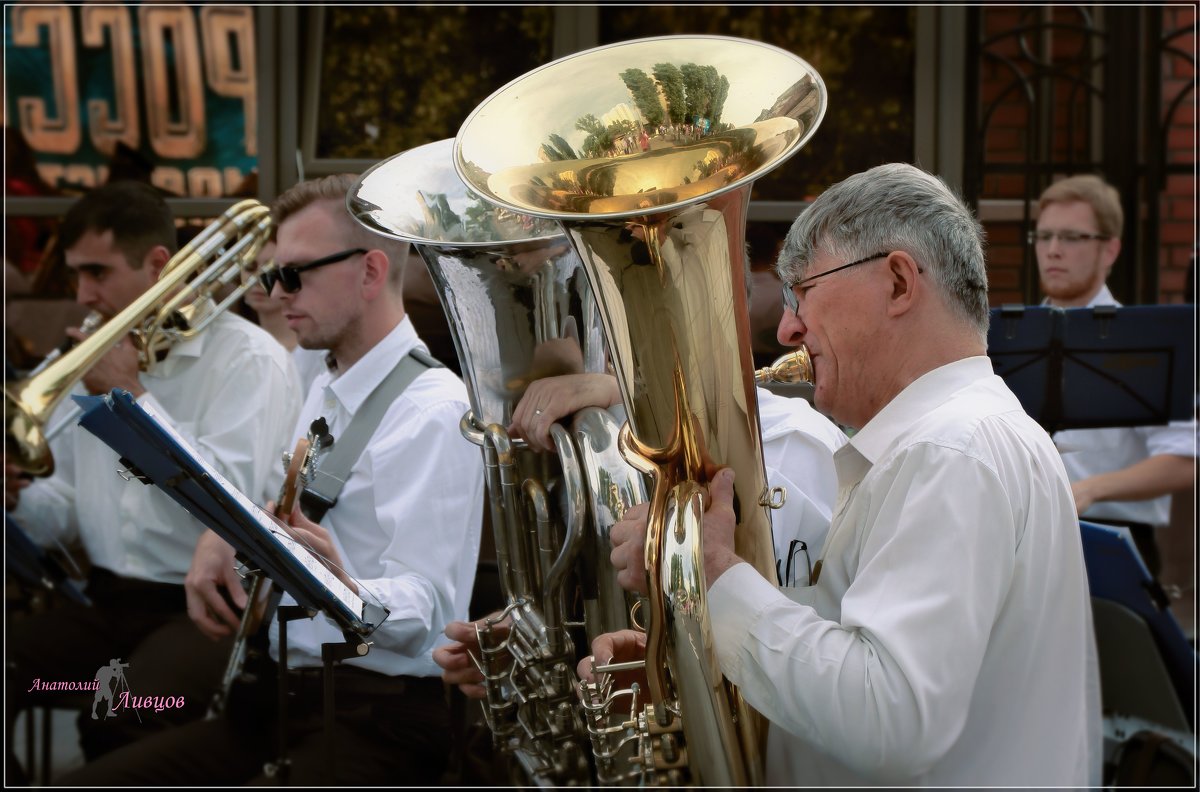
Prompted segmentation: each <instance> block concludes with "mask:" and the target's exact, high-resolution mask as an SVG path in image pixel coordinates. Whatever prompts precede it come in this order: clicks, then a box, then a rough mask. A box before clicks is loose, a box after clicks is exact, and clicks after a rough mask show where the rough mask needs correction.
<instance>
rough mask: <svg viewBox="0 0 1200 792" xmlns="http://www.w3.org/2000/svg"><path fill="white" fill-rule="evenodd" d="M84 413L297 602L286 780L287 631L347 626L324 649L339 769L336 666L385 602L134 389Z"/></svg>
mask: <svg viewBox="0 0 1200 792" xmlns="http://www.w3.org/2000/svg"><path fill="white" fill-rule="evenodd" d="M73 398H74V399H75V401H77V402H78V403H79V404H80V406H81V407H83V409H84V412H83V415H82V417H81V418H80V421H79V423H80V425H81V426H83V427H84V428H85V429H87V430H88V431H89V432H91V433H92V434H94V435H96V436H97V437H98V438H100V439H101V440H102V441H104V442H105V443H106V444H107V445H108V446H109V447H111V448H112V449H113V450H114V451H116V452H117V453H118V454H119V455H120V457H121V464H122V465H124V466H125V467H126V471H125V474H124V475H125V476H126V477H127V478H136V479H138V480H139V481H141V482H142V483H143V484H154V485H156V486H158V487H159V488H160V489H161V490H162V491H163V492H165V493H166V494H167V495H168V496H170V497H171V499H172V500H174V501H176V502H177V503H179V504H180V505H181V506H183V508H184V509H186V510H187V511H188V512H189V513H191V514H192V516H194V517H195V518H196V519H198V520H199V521H200V522H202V523H204V525H206V526H207V527H209V528H211V529H212V530H213V531H215V532H216V533H217V534H219V535H220V536H221V538H223V539H224V540H225V541H227V542H229V544H230V545H232V546H233V548H234V550H235V551H236V552H237V553H238V555H239V557H241V558H243V559H244V560H243V563H245V564H247V565H251V564H252V565H253V566H254V568H255V569H256V570H258V571H260V572H261V574H265V575H267V576H268V577H270V578H271V580H273V581H274V582H275V584H276V585H278V586H279V588H281V589H282V590H283V591H285V592H287V593H288V594H290V595H291V596H292V597H293V598H294V599H295V600H296V603H297V604H296V605H295V606H286V607H280V608H278V609H277V616H278V619H279V628H280V629H279V633H280V649H279V669H278V673H279V708H280V709H279V740H280V745H279V752H280V753H279V759H278V763H276V764H274V767H275V770H276V773H277V779H278V780H279V781H280V782H281V783H282V782H284V781H285V780H286V777H287V773H288V765H289V762H288V760H287V751H286V735H287V729H286V717H285V715H286V708H287V644H286V640H287V628H286V624H287V622H289V621H292V620H294V619H297V618H312V617H313V616H315V615H316V614H317V613H318V612H324V613H325V614H326V615H327V616H329V618H330V619H332V620H333V621H334V623H335V624H336V625H337V626H338V627H339V628H340V629H341V631H342V635H343V637H344V638H345V642H344V643H341V644H337V643H335V644H323V645H322V652H321V654H322V661H323V664H322V665H323V673H324V683H325V691H324V693H325V696H324V698H325V704H326V710H325V713H324V714H325V728H326V738H327V740H328V742H327V751H328V754H327V757H328V761H329V762H330V769H331V771H332V767H333V750H332V734H333V730H332V721H333V714H334V709H333V673H332V670H333V664H334V663H335V662H337V661H339V660H342V659H345V658H348V657H355V656H360V657H361V656H362V655H365V654H366V653H367V649H368V647H369V644H368V642H367V640H366V639H367V637H368V636H369V635H370V634H371V633H372V632H374V630H375V629H376V628H377V627H378V626H379V625H380V624H382V623H383V621H384V620H385V619H387V616H388V610H387V608H385V607H383V605H382V604H379V603H372V602H367V601H365V600H362V599H361V598H359V597H358V596H357V595H356V594H355V593H354V592H352V591H351V590H350V589H349V588H348V587H346V586H345V585H344V584H343V583H341V581H339V580H338V579H337V578H336V577H335V576H334V575H333V574H332V573H331V572H329V570H327V569H325V568H324V567H323V566H322V565H321V564H320V562H318V561H316V559H314V558H313V557H312V556H310V555H309V554H308V553H307V552H306V551H305V550H304V549H303V548H300V547H299V546H298V545H296V544H295V543H294V542H292V541H291V540H290V538H288V537H286V536H283V535H281V534H282V532H281V531H279V530H278V529H277V527H276V523H275V519H274V518H273V517H272V516H271V515H270V514H268V513H267V512H266V511H264V510H263V509H262V508H260V507H259V506H258V505H257V504H255V503H253V502H252V501H251V500H250V499H249V498H247V497H246V496H245V495H243V494H242V493H240V492H238V491H237V489H236V488H234V487H233V486H232V485H231V484H230V483H229V482H228V481H226V480H225V479H224V477H223V476H222V475H221V474H220V473H219V472H218V471H217V470H216V469H215V468H213V467H212V466H211V465H210V464H208V463H207V462H206V461H205V460H204V459H203V458H201V457H200V456H199V455H197V454H196V452H195V451H194V450H193V449H192V448H190V447H189V446H188V445H187V444H186V442H185V441H184V440H183V438H182V437H180V436H178V435H177V434H176V433H175V432H174V431H173V430H172V429H170V428H169V427H168V426H167V425H166V424H165V423H162V422H160V421H159V420H158V419H157V418H156V416H154V415H153V414H151V413H150V412H148V411H147V410H146V409H145V408H144V407H143V406H142V405H140V404H138V402H137V401H136V400H135V399H134V398H133V396H132V395H131V394H130V393H128V392H127V391H122V390H116V389H114V390H113V391H112V393H110V394H108V395H107V396H92V397H80V396H75V397H73Z"/></svg>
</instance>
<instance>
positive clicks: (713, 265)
mask: <svg viewBox="0 0 1200 792" xmlns="http://www.w3.org/2000/svg"><path fill="white" fill-rule="evenodd" d="M825 105H826V100H825V87H824V84H823V83H822V81H821V78H820V76H819V75H818V74H817V73H816V71H814V70H813V68H812V67H811V66H809V65H808V64H807V63H806V62H804V61H803V60H801V59H800V58H798V57H796V56H795V55H793V54H791V53H789V52H786V51H784V50H781V49H778V48H776V47H772V46H769V45H766V44H762V43H759V42H754V41H747V40H742V39H732V38H724V37H715V36H672V37H663V38H653V39H642V40H637V41H629V42H623V43H619V44H613V45H610V46H605V47H600V48H597V49H592V50H588V51H586V52H582V53H578V54H575V55H571V56H568V57H566V58H562V59H560V60H558V61H555V62H553V63H551V64H548V65H546V66H543V67H541V68H539V69H537V70H535V71H533V72H530V73H529V74H527V75H525V76H523V77H521V78H518V79H517V80H515V81H513V82H512V83H509V84H508V85H507V86H505V87H503V88H501V89H500V90H499V91H497V92H496V93H494V94H492V96H490V97H489V98H488V99H486V100H485V101H484V102H483V103H482V104H480V105H479V106H478V107H477V108H476V109H475V110H474V111H473V113H472V114H471V116H470V117H469V118H468V119H467V121H466V122H465V123H464V124H463V127H462V128H461V129H460V131H459V134H458V136H457V138H456V140H455V167H456V168H457V169H458V172H459V175H460V176H462V177H463V179H464V180H465V181H466V182H467V183H468V184H469V185H470V187H471V189H473V190H475V191H476V192H478V193H479V194H480V195H482V196H483V197H484V198H486V199H487V200H488V201H490V202H492V203H494V204H496V205H498V206H500V207H503V208H505V209H507V210H509V211H512V212H520V213H524V214H528V215H532V216H535V217H543V218H547V219H552V220H557V221H558V222H559V223H560V225H561V226H562V227H563V229H564V230H565V231H566V233H567V236H568V238H569V239H570V240H571V243H572V245H573V246H574V247H575V249H576V250H577V251H578V253H579V255H580V257H581V259H582V260H583V266H584V269H585V271H586V272H587V276H588V280H589V281H590V282H591V285H592V290H593V292H594V293H595V294H596V297H597V300H598V302H599V304H600V311H601V315H602V318H603V322H604V327H605V330H606V337H607V339H608V343H609V345H610V348H611V351H612V356H613V364H614V367H615V369H616V374H617V378H618V380H619V383H620V388H621V392H622V395H623V398H624V401H625V405H626V408H627V411H628V424H627V427H626V428H625V429H624V430H623V432H622V441H623V445H622V450H623V451H624V452H625V454H626V457H627V458H628V459H629V461H630V463H631V464H633V465H635V466H636V467H638V468H639V469H642V470H643V471H645V472H647V473H648V474H650V475H651V476H652V477H653V479H654V488H653V494H652V498H651V508H650V514H649V525H648V530H647V536H646V563H647V569H648V575H647V577H648V588H649V592H650V594H649V599H648V624H647V654H646V660H645V670H646V673H647V677H648V687H649V690H648V694H649V702H648V706H645V707H644V709H643V711H642V712H641V713H635V714H634V715H632V716H631V719H633V720H636V729H637V731H638V732H639V735H640V737H639V740H640V746H641V747H640V749H639V752H638V753H639V757H638V760H637V761H638V763H639V764H640V768H641V773H642V776H643V781H644V782H645V783H649V784H672V785H673V784H681V783H689V784H700V785H705V786H744V785H751V784H760V783H762V780H763V750H762V749H763V746H764V742H765V725H766V724H765V721H764V720H763V718H762V717H761V715H759V714H758V713H756V712H754V711H753V710H752V709H751V708H750V707H748V706H747V705H746V703H745V702H744V701H743V700H742V699H741V696H740V694H739V692H738V690H737V689H736V687H734V686H733V685H732V684H730V683H729V682H728V680H726V679H724V677H723V675H722V673H721V670H720V667H719V664H718V661H717V656H716V651H715V649H714V646H713V637H712V632H711V627H710V625H709V617H708V612H707V605H706V597H707V586H706V584H705V579H704V567H703V554H702V547H701V524H700V521H701V515H702V512H703V506H702V487H701V485H702V484H704V483H706V482H707V480H708V471H709V470H710V469H711V466H712V465H714V464H715V465H721V466H731V467H733V468H734V470H735V471H736V473H737V478H736V483H735V490H736V497H737V501H738V504H739V506H740V518H739V523H738V527H737V533H736V537H737V540H736V541H737V552H738V555H740V556H741V557H742V558H745V559H747V560H748V561H750V562H751V563H752V564H753V565H754V566H755V567H756V568H757V569H758V570H759V572H760V573H762V575H763V576H764V577H766V578H768V579H770V580H773V579H774V577H773V575H774V565H773V563H772V561H773V548H772V541H771V526H770V520H769V517H768V514H767V506H769V505H770V503H769V500H770V498H769V495H768V493H767V487H766V476H765V473H764V466H763V461H762V450H761V444H760V443H761V441H760V439H759V432H758V413H757V404H756V394H755V391H754V372H753V365H752V357H751V351H750V342H749V320H748V310H747V299H746V294H745V279H744V263H743V258H742V257H743V252H744V236H745V221H746V210H747V207H748V204H749V196H750V187H751V184H752V183H753V181H754V180H755V179H758V178H759V177H761V176H763V175H764V174H765V173H767V172H768V171H770V170H771V169H773V168H775V167H777V166H778V165H779V164H781V163H782V162H783V161H784V160H785V159H787V158H788V157H790V156H791V155H793V154H795V153H796V151H797V150H798V149H799V148H800V146H801V145H803V143H804V142H805V141H807V140H808V138H809V137H810V136H811V135H812V134H813V132H814V131H815V129H816V128H817V125H818V124H819V123H820V121H821V119H822V117H823V115H824V112H825ZM598 670H600V671H604V669H598ZM581 695H582V697H583V699H584V704H585V706H589V707H590V706H606V705H607V704H609V703H611V702H613V701H616V694H614V693H612V692H611V691H610V690H608V689H607V688H596V687H592V688H590V689H587V690H585V691H583V692H582V694H581ZM638 695H639V694H638V692H637V691H634V692H633V693H632V698H633V700H634V701H635V702H636V701H637V699H638ZM620 706H624V705H623V704H622V705H620ZM631 709H636V707H635V708H631Z"/></svg>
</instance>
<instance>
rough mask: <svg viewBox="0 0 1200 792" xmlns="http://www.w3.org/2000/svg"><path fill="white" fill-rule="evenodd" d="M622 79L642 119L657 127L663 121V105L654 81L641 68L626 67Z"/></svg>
mask: <svg viewBox="0 0 1200 792" xmlns="http://www.w3.org/2000/svg"><path fill="white" fill-rule="evenodd" d="M621 80H622V81H624V83H625V87H626V88H628V89H629V93H630V95H631V96H632V97H633V103H634V104H635V105H637V109H638V112H640V113H641V114H642V120H643V121H645V123H646V124H647V125H648V126H652V127H656V126H658V125H659V124H661V123H662V122H663V111H662V105H660V104H659V103H658V89H657V88H656V87H655V86H654V81H653V80H651V79H650V76H649V75H648V74H646V72H644V71H642V70H641V69H626V70H625V71H623V72H621Z"/></svg>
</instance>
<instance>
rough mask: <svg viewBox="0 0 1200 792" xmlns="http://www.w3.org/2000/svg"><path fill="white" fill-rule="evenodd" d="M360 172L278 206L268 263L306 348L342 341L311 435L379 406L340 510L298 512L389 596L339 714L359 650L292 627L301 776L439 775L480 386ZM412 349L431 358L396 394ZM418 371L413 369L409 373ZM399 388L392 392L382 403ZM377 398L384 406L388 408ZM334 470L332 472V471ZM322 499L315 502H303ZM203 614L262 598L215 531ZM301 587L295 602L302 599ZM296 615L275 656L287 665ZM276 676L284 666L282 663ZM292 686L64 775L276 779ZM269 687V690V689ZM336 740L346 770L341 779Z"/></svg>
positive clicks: (88, 780)
mask: <svg viewBox="0 0 1200 792" xmlns="http://www.w3.org/2000/svg"><path fill="white" fill-rule="evenodd" d="M354 182H355V177H353V176H349V175H343V176H330V177H326V178H323V179H317V180H314V181H309V182H303V183H301V184H298V185H296V186H295V187H293V188H292V189H290V190H288V191H287V192H285V193H284V194H283V195H281V196H280V197H279V198H278V199H277V200H276V202H275V204H274V206H273V207H272V211H273V214H274V215H275V219H276V222H277V223H278V233H277V236H276V243H277V244H276V250H275V259H276V262H277V265H278V267H279V268H278V269H277V270H274V271H267V272H266V273H264V284H263V285H264V287H265V288H266V290H267V293H268V295H269V296H270V297H271V298H272V299H274V300H278V301H280V302H281V303H282V304H283V314H284V317H285V318H286V320H287V323H288V326H289V327H290V328H291V329H292V330H293V331H294V332H295V334H296V337H297V340H298V342H299V344H300V345H301V346H302V347H305V348H308V349H324V350H328V352H329V362H330V369H329V371H327V372H325V373H323V374H320V375H319V376H318V377H317V378H316V380H315V381H314V382H313V384H312V387H311V389H310V391H309V394H308V398H307V400H306V401H305V403H304V406H303V408H302V409H301V412H300V418H299V420H298V421H297V423H296V428H295V432H294V435H295V437H294V439H298V438H299V437H302V436H304V434H305V433H306V432H307V430H308V428H309V426H310V425H311V423H312V422H313V421H314V420H315V419H317V418H324V419H325V420H326V422H327V424H328V428H329V432H330V434H332V435H333V437H334V443H333V450H332V451H331V452H330V454H329V455H327V456H325V457H323V460H324V461H326V462H327V461H328V460H329V459H330V457H331V455H332V454H334V453H336V452H337V448H338V443H339V442H341V443H348V442H352V441H351V440H350V439H349V438H351V437H352V436H353V435H354V432H347V427H348V426H350V424H351V423H352V422H353V421H354V420H355V418H356V416H360V415H363V414H365V415H373V416H375V422H374V423H373V424H372V423H368V424H367V426H368V427H370V426H371V425H374V429H373V430H372V431H370V433H369V439H368V440H367V441H366V443H365V445H364V446H362V448H361V451H359V452H358V455H357V457H356V458H355V459H354V461H353V463H352V465H351V467H350V468H349V473H348V475H346V476H345V479H344V481H345V483H344V486H342V488H341V489H340V491H339V492H338V493H337V494H336V499H335V500H334V502H333V505H332V506H330V507H329V508H328V510H327V511H325V513H324V516H323V517H321V519H319V520H318V521H313V520H310V519H309V518H308V517H307V516H305V514H304V513H302V512H301V510H300V509H297V510H296V511H294V512H293V513H292V515H291V516H290V518H289V519H288V523H289V530H290V532H292V534H293V536H295V537H297V538H298V539H301V540H302V541H303V542H304V543H306V544H307V545H309V546H310V547H311V548H312V549H313V551H314V554H317V555H318V557H320V558H322V560H323V561H324V562H325V563H326V565H327V566H329V568H330V569H331V570H333V571H334V572H335V574H337V575H338V577H339V578H341V579H342V580H343V582H345V583H346V584H347V585H348V586H350V587H351V589H352V590H355V591H356V593H358V594H359V595H360V596H362V597H363V598H364V599H366V600H369V601H373V602H374V601H377V602H378V603H379V604H381V605H383V606H384V607H386V608H387V609H388V610H389V611H390V614H389V616H388V618H387V619H386V620H385V621H384V622H383V623H382V624H381V625H380V626H379V627H378V628H377V629H376V630H375V631H374V632H373V633H372V634H371V636H370V640H371V646H370V650H369V651H368V652H367V654H366V655H364V656H361V657H354V658H351V659H349V660H345V661H343V662H341V663H339V664H338V665H336V666H335V668H334V671H333V674H334V685H335V689H336V693H335V718H334V725H333V730H332V733H331V734H326V732H325V729H324V728H323V723H322V713H323V708H322V682H323V678H322V670H321V666H322V645H323V644H327V643H333V644H337V643H342V642H343V640H344V639H343V637H342V635H341V631H340V630H339V629H338V628H337V627H336V625H335V624H334V623H333V622H332V621H330V620H329V619H328V618H327V617H325V616H324V615H318V616H317V617H316V618H315V619H312V620H300V621H293V622H290V623H289V624H288V628H287V646H288V652H287V658H286V660H287V663H286V665H287V672H288V676H287V686H288V689H289V691H291V693H292V696H291V697H290V698H289V700H288V704H287V715H288V722H287V724H286V725H287V745H286V749H285V752H286V759H287V761H288V763H289V764H288V771H287V778H286V779H285V780H286V782H287V783H290V784H296V785H302V786H304V785H309V786H311V785H333V784H336V785H356V786H358V785H384V784H417V785H436V784H437V783H438V782H439V777H440V773H441V772H442V770H443V768H444V766H445V762H446V760H447V758H448V756H449V744H448V733H449V712H448V708H447V706H446V699H445V691H444V688H443V686H442V682H441V678H440V674H439V670H438V667H437V666H436V665H435V664H434V662H433V660H432V652H433V649H434V647H435V645H437V644H438V643H440V642H442V641H444V639H443V638H442V630H443V629H444V628H445V626H446V624H447V623H448V622H450V621H452V620H454V619H462V618H464V617H465V616H466V613H467V605H468V602H469V600H470V596H471V589H472V586H473V583H474V576H475V566H476V560H477V556H478V551H479V542H480V529H481V523H482V516H483V469H482V467H481V466H480V464H479V450H478V449H477V448H476V447H475V446H473V445H472V444H471V443H469V442H468V441H467V440H465V439H464V438H463V437H462V435H461V433H460V432H459V428H458V426H459V421H460V420H461V418H462V416H463V414H464V413H466V411H467V410H468V404H469V403H468V398H467V392H466V387H465V386H464V385H463V383H462V381H461V380H460V379H459V378H458V377H456V376H455V375H454V374H453V373H452V372H450V371H449V370H448V369H446V368H443V367H441V366H438V365H436V363H435V362H434V361H432V360H431V359H429V358H427V357H426V356H425V355H424V350H425V348H424V344H423V343H422V341H421V339H420V338H419V337H418V336H417V333H416V331H415V330H414V328H413V326H412V322H411V321H410V320H409V319H408V317H407V315H406V313H405V310H404V296H403V289H402V284H403V268H404V264H405V262H406V258H407V245H405V244H401V243H396V242H393V241H391V240H389V239H386V238H384V237H381V236H376V235H375V234H373V233H372V232H370V231H368V230H367V229H365V228H364V227H363V226H361V225H359V224H358V223H357V222H356V221H355V220H354V219H353V218H352V217H351V216H350V214H349V213H348V212H347V211H346V194H347V192H348V191H349V189H350V188H351V187H352V186H353V184H354ZM410 358H415V359H417V360H418V361H421V362H420V365H419V367H418V368H417V369H415V376H413V377H412V378H411V379H409V380H408V381H407V382H406V384H405V385H403V386H396V387H395V392H394V393H393V392H392V390H390V388H391V385H390V383H394V382H395V381H396V380H395V379H394V377H393V373H394V372H397V371H401V370H405V367H406V366H408V364H409V360H410ZM401 379H404V378H401ZM379 394H383V395H385V396H386V398H384V399H375V398H373V396H376V395H379ZM376 407H378V408H379V410H378V412H377V411H376ZM320 470H322V466H321V465H318V471H320ZM301 503H305V496H302V497H301ZM187 591H188V598H189V605H190V608H191V611H190V612H191V615H192V618H193V619H194V620H195V622H196V623H197V625H199V627H200V629H201V630H202V631H203V632H205V633H206V634H207V635H209V636H211V637H213V638H219V637H221V636H223V635H228V634H230V633H232V632H233V631H234V630H236V629H237V626H238V614H237V613H236V612H235V611H234V610H233V609H231V608H230V607H229V605H228V604H227V603H226V602H225V599H224V594H223V592H227V593H228V595H229V596H231V597H232V599H233V600H234V602H235V604H236V605H237V606H238V607H243V606H244V604H245V600H246V597H245V594H244V593H243V592H242V590H241V588H240V586H239V585H238V578H237V576H236V573H235V572H234V563H233V551H232V548H230V547H229V546H228V545H226V544H225V543H224V542H223V541H221V540H220V538H219V537H217V536H216V535H215V534H212V533H208V534H206V535H205V536H204V537H203V538H202V539H201V541H200V544H199V546H198V547H197V550H196V556H195V558H194V560H193V563H192V569H191V571H190V573H189V575H188V579H187ZM289 601H290V600H289V598H287V597H285V598H284V600H283V604H284V605H286V604H288V602H289ZM278 654H279V651H278V623H277V622H276V623H274V624H272V626H271V656H272V658H273V659H275V660H276V661H277V662H278V659H279V658H278ZM269 673H270V674H271V675H272V676H273V675H274V674H276V673H277V669H275V668H273V669H269ZM275 684H276V682H275V680H274V679H272V678H268V677H267V676H266V675H264V677H263V678H261V679H260V680H259V681H258V683H257V684H256V685H255V686H254V687H255V688H256V690H253V691H245V692H243V694H242V700H243V701H245V700H247V697H248V698H249V699H257V700H258V701H259V702H261V704H262V706H257V707H254V706H251V707H247V706H239V705H238V704H237V703H236V700H231V703H230V705H229V707H228V709H227V711H226V713H225V714H224V715H223V716H221V717H217V718H214V719H212V720H209V721H203V722H200V723H194V724H189V725H188V726H185V727H182V728H180V729H178V730H175V731H173V732H168V733H166V734H163V735H160V736H158V737H157V738H155V739H153V740H149V741H144V742H142V743H140V744H138V745H135V746H130V748H129V750H127V751H123V752H119V753H116V754H112V755H110V756H108V757H105V759H104V760H103V761H102V762H100V763H97V764H96V765H93V766H91V767H89V768H85V769H84V771H82V772H81V773H80V774H78V775H72V776H70V777H68V778H67V779H65V780H64V783H72V784H79V785H81V786H90V785H126V784H129V785H137V784H167V785H179V784H218V785H225V784H241V783H246V782H250V781H252V780H253V779H257V780H258V781H257V782H258V783H261V782H263V781H265V780H266V779H265V778H264V763H266V762H274V760H276V759H279V758H281V757H280V755H279V746H278V744H277V737H276V735H277V734H278V724H276V723H274V722H273V720H274V704H275V702H276V699H275V696H274V693H273V691H274V690H275V689H276V688H275ZM255 694H257V695H255ZM326 739H330V740H332V741H333V745H334V753H335V755H336V775H335V777H332V778H331V777H330V776H329V775H328V773H327V770H328V764H327V761H326V760H327V754H326V751H325V745H326V742H325V740H326Z"/></svg>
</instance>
